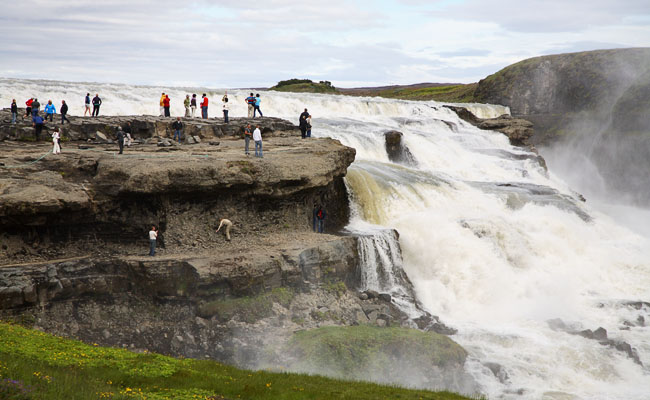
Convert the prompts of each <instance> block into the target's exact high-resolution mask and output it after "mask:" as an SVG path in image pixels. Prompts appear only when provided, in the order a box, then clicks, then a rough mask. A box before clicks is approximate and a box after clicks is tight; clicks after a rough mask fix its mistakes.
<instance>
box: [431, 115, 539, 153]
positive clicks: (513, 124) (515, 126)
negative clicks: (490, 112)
mask: <svg viewBox="0 0 650 400" xmlns="http://www.w3.org/2000/svg"><path fill="white" fill-rule="evenodd" d="M443 107H447V108H449V109H450V110H452V111H454V112H455V113H456V114H458V117H459V118H460V119H462V120H464V121H466V122H469V123H470V124H472V125H474V126H476V127H477V128H479V129H485V130H491V131H498V132H501V133H503V134H504V135H506V136H507V137H508V139H510V144H512V145H513V146H527V147H530V148H532V146H531V143H530V142H529V139H530V138H531V137H532V136H533V133H534V130H533V124H532V123H531V122H530V121H527V120H525V119H523V118H514V117H512V116H511V115H507V114H504V115H501V116H498V117H496V118H488V119H483V118H479V117H477V116H476V115H474V114H473V113H472V112H471V111H469V110H468V109H467V108H465V107H458V106H450V105H444V106H443Z"/></svg>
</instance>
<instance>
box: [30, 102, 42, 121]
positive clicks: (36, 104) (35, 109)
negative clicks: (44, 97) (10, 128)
mask: <svg viewBox="0 0 650 400" xmlns="http://www.w3.org/2000/svg"><path fill="white" fill-rule="evenodd" d="M40 108H41V103H39V102H38V99H37V98H34V102H33V103H32V117H35V116H37V115H38V111H39V109H40Z"/></svg>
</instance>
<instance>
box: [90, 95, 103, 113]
mask: <svg viewBox="0 0 650 400" xmlns="http://www.w3.org/2000/svg"><path fill="white" fill-rule="evenodd" d="M101 105H102V99H100V98H99V93H95V97H93V115H92V116H93V117H99V107H100V106H101Z"/></svg>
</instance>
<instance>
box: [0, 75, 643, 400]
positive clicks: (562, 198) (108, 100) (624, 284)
mask: <svg viewBox="0 0 650 400" xmlns="http://www.w3.org/2000/svg"><path fill="white" fill-rule="evenodd" d="M163 91H164V92H166V93H170V97H171V98H172V115H181V113H182V98H184V97H185V94H186V93H197V94H199V95H200V94H202V93H204V92H205V93H208V95H209V97H210V101H211V103H210V115H211V116H220V104H219V103H220V102H219V100H220V99H221V95H222V93H223V91H220V90H209V89H201V88H196V89H191V88H190V89H183V88H161V87H144V86H128V85H110V84H81V83H66V82H41V81H26V80H15V79H6V78H5V79H0V104H5V105H6V106H8V105H9V104H10V100H11V98H16V99H17V100H19V102H21V101H22V102H24V101H25V100H26V99H27V98H28V97H32V96H36V97H38V98H39V99H52V100H53V101H55V103H57V102H60V100H61V99H64V100H66V102H67V103H68V104H70V113H71V114H72V115H80V114H82V113H83V107H82V104H83V96H84V95H85V94H86V92H91V93H93V94H94V93H97V92H98V93H100V96H102V95H103V100H104V104H103V105H102V111H103V112H105V113H106V114H109V115H110V114H154V115H155V114H157V113H158V99H159V96H160V92H163ZM249 92H250V91H248V90H234V91H230V90H229V91H228V95H229V97H230V102H229V104H230V105H231V108H230V114H231V117H239V116H245V115H246V105H245V103H244V98H245V97H246V95H247V94H248V93H249ZM260 94H261V98H262V103H261V109H262V110H263V112H264V115H265V116H275V117H281V118H286V119H288V120H290V121H294V122H297V118H298V115H299V114H300V112H302V110H303V109H304V108H308V109H309V112H310V113H311V114H312V116H313V120H312V125H313V129H312V135H313V136H316V137H325V136H328V137H333V138H335V139H338V140H340V141H341V142H342V143H343V144H345V145H348V146H351V147H354V148H355V149H356V150H357V156H356V161H355V162H354V164H353V165H352V166H351V168H350V169H349V171H348V175H347V177H346V184H347V186H348V188H349V191H350V193H351V200H352V203H353V204H352V206H353V218H352V219H351V221H350V224H349V226H348V227H347V229H348V230H349V231H352V232H354V233H355V234H357V235H360V236H361V239H360V243H359V246H360V248H359V251H360V254H361V256H362V259H363V265H364V266H365V267H366V268H365V269H364V276H363V282H364V285H365V287H367V288H374V290H378V291H383V292H388V293H391V294H392V295H394V296H395V298H396V299H402V300H403V302H404V303H409V304H411V305H414V304H416V303H417V304H419V305H421V306H422V307H423V308H424V309H425V310H426V311H428V312H430V313H431V314H434V315H437V316H439V317H440V318H441V320H442V321H443V322H444V323H445V324H448V325H450V326H453V327H454V328H456V329H458V333H457V334H456V335H454V336H453V339H454V340H455V341H457V342H458V343H460V344H461V345H462V346H463V347H464V348H465V349H466V350H467V351H468V352H469V357H468V362H467V365H466V369H467V372H468V373H470V374H471V375H472V376H473V378H474V379H475V380H476V381H477V382H478V383H479V384H480V386H481V391H483V392H484V393H485V394H486V395H487V396H488V397H489V398H494V399H497V398H498V399H521V398H524V399H569V398H571V399H621V400H623V399H625V400H647V399H648V393H649V388H650V369H649V368H648V367H647V365H650V322H648V321H650V306H647V304H649V303H647V302H650V237H648V236H647V235H646V236H644V235H643V234H642V233H635V232H633V231H631V230H629V229H628V228H626V227H625V226H623V225H621V224H619V223H618V222H617V220H615V219H614V218H612V216H611V215H608V214H606V213H605V211H603V210H598V209H594V208H593V207H592V206H591V204H590V202H589V199H587V200H588V201H587V203H583V202H582V201H580V198H579V196H577V195H576V194H575V193H574V192H573V190H572V188H571V187H569V185H567V183H565V182H564V181H563V180H562V179H560V178H559V177H558V176H557V175H556V171H555V170H554V166H553V164H552V163H549V172H548V173H547V172H546V171H545V170H544V169H543V168H541V167H540V166H539V164H538V163H537V162H536V161H535V158H536V154H534V153H531V152H529V151H528V150H526V149H523V148H517V147H513V146H511V145H510V143H509V141H508V139H507V138H506V137H505V135H502V134H500V133H498V132H492V131H485V130H480V129H477V128H475V127H473V126H471V125H470V124H468V123H466V122H465V121H462V120H460V119H459V118H458V117H457V115H456V114H455V113H453V112H452V111H451V110H449V109H447V108H445V107H442V104H440V103H437V102H435V101H427V102H415V101H403V100H392V99H381V98H357V97H349V96H340V95H323V94H307V93H299V94H292V93H276V92H264V91H261V92H260ZM57 104H58V103H57ZM75 104H76V106H75ZM469 107H470V109H471V110H472V111H473V112H474V113H476V114H478V115H479V116H484V117H486V116H496V115H499V114H503V113H508V110H507V108H505V107H502V106H494V105H481V104H472V105H469ZM388 130H397V131H400V132H402V133H403V138H402V141H403V144H404V145H406V146H407V147H408V148H409V151H410V153H411V154H412V155H413V157H414V158H415V160H416V161H417V164H416V165H414V166H404V165H398V164H394V163H392V162H390V160H389V159H388V157H387V155H386V151H385V146H384V132H386V131H388ZM296 140H300V139H296ZM265 156H266V155H265ZM268 157H274V152H273V149H269V153H268ZM580 179H592V177H590V176H588V175H584V174H582V175H581V176H580ZM630 211H632V212H634V215H636V216H637V219H640V218H643V216H644V215H645V216H647V215H649V214H648V211H647V210H630ZM646 225H647V222H646ZM394 230H396V231H397V232H398V233H399V239H398V238H397V237H396V236H395V234H394ZM398 242H399V246H400V247H401V249H402V252H401V255H400V253H399V251H398V250H397V249H398V246H397V244H398ZM406 279H408V281H410V282H411V283H412V287H413V290H412V291H411V292H409V288H410V287H411V286H410V285H407V284H406V282H408V281H407V280H406ZM400 304H401V305H402V304H403V303H400ZM413 307H415V306H413ZM557 319H560V320H562V323H563V324H564V325H565V326H568V327H570V329H568V330H569V331H571V330H572V331H580V330H586V329H591V330H594V329H596V328H598V327H603V328H605V329H606V330H607V333H608V338H611V339H612V340H614V341H618V342H625V343H628V344H629V345H630V346H631V347H632V348H634V349H635V350H636V351H637V352H638V355H639V358H640V359H641V362H642V363H643V364H644V365H639V364H637V363H635V362H634V361H633V360H632V359H630V358H629V357H628V356H627V355H626V354H625V353H624V352H621V351H620V350H618V349H616V348H614V347H612V346H606V345H603V344H601V343H599V342H598V341H597V340H594V339H590V338H588V337H584V336H581V335H574V334H571V333H570V332H569V331H568V330H567V329H565V330H558V329H557V326H558V324H557V323H555V324H551V323H549V321H550V320H557ZM494 365H498V366H499V369H498V371H499V373H498V374H497V373H494V372H493V370H494V368H490V367H488V366H494ZM497 375H498V376H497Z"/></svg>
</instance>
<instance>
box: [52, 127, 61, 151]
mask: <svg viewBox="0 0 650 400" xmlns="http://www.w3.org/2000/svg"><path fill="white" fill-rule="evenodd" d="M59 140H61V133H60V132H59V128H54V132H52V145H53V147H52V154H60V153H61V146H60V145H59Z"/></svg>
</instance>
